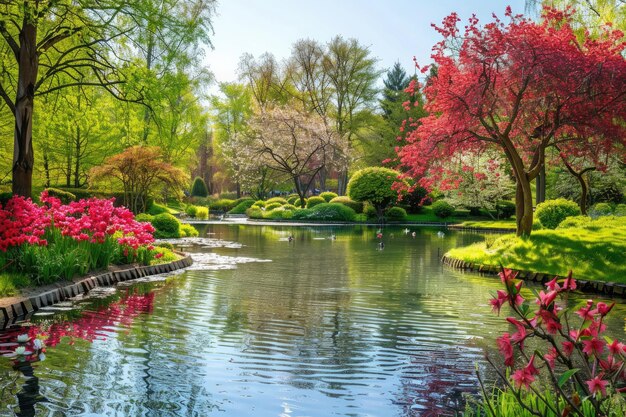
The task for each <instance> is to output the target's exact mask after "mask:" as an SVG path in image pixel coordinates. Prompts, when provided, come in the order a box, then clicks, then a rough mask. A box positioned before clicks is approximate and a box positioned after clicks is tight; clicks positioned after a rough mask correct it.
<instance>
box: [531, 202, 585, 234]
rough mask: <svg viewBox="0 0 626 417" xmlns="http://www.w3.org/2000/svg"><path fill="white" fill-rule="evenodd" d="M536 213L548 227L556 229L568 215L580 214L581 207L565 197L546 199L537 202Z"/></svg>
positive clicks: (543, 224) (542, 223) (544, 225)
mask: <svg viewBox="0 0 626 417" xmlns="http://www.w3.org/2000/svg"><path fill="white" fill-rule="evenodd" d="M535 215H536V216H537V218H538V219H539V221H540V222H541V225H542V226H543V227H545V228H546V229H556V227H557V226H558V225H559V223H561V222H562V221H563V220H565V218H566V217H571V216H580V207H578V204H576V203H574V202H573V201H569V200H566V199H564V198H557V199H556V200H546V201H544V202H543V203H539V204H537V208H536V209H535Z"/></svg>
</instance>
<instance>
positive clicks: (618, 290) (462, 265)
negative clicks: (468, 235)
mask: <svg viewBox="0 0 626 417" xmlns="http://www.w3.org/2000/svg"><path fill="white" fill-rule="evenodd" d="M441 262H442V263H443V264H444V265H446V266H449V267H451V268H455V269H462V270H464V271H472V272H478V273H479V274H481V275H498V273H500V267H497V266H494V265H481V264H475V263H471V262H465V261H463V260H461V259H455V258H451V257H448V256H445V255H444V256H443V257H442V258H441ZM512 271H514V272H517V273H518V275H517V278H518V279H522V280H524V281H530V282H536V283H538V284H545V283H546V282H548V281H551V280H552V279H553V278H554V277H555V275H553V274H543V273H539V272H529V271H519V270H516V269H513V270H512ZM556 277H557V278H558V279H565V277H561V276H558V275H556ZM576 284H577V289H578V290H580V291H582V292H585V293H591V294H600V295H607V296H612V297H621V298H626V284H616V283H613V282H605V281H589V280H584V279H577V280H576Z"/></svg>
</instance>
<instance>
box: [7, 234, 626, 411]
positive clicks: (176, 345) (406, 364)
mask: <svg viewBox="0 0 626 417" xmlns="http://www.w3.org/2000/svg"><path fill="white" fill-rule="evenodd" d="M197 227H198V229H199V230H200V233H201V239H195V240H188V241H178V242H177V243H178V244H180V245H181V246H182V247H183V249H184V250H185V251H187V252H189V253H192V256H193V258H194V260H195V263H194V266H193V267H192V268H191V269H189V270H187V271H185V272H184V273H180V274H176V275H171V276H168V277H160V278H158V280H156V281H150V282H141V283H133V284H131V285H126V286H123V287H120V288H118V289H117V290H110V291H107V290H100V292H99V293H97V294H95V296H94V297H92V298H89V299H84V300H77V301H74V302H72V303H66V304H63V305H60V306H55V307H54V308H49V309H45V310H43V311H40V312H38V313H37V314H36V315H35V316H33V317H32V318H31V319H30V320H29V321H27V322H24V323H21V324H20V326H19V328H13V329H10V330H9V331H5V332H3V333H2V332H0V351H1V350H3V349H4V350H10V349H11V348H12V346H14V345H12V344H11V343H13V342H15V338H16V336H17V334H21V333H26V332H28V333H29V334H30V335H31V337H36V336H38V337H41V338H43V339H45V340H46V345H47V348H46V352H45V356H46V357H45V360H43V361H35V362H33V363H29V362H26V363H17V364H16V362H14V361H13V360H11V359H9V358H3V357H0V404H1V407H0V416H5V415H6V416H13V415H17V416H90V417H93V416H107V417H108V416H133V417H134V416H155V417H160V416H280V417H283V416H285V417H287V416H381V417H382V416H437V415H454V410H456V409H459V408H462V404H463V402H464V395H466V394H468V393H469V394H472V393H476V387H477V383H476V377H475V370H476V368H478V369H479V370H480V372H482V373H483V374H485V375H487V377H488V378H489V373H490V370H489V368H488V367H487V366H486V365H485V361H484V359H483V357H484V354H485V352H493V345H494V342H493V341H494V339H495V337H496V336H498V335H499V334H500V333H501V332H502V331H508V330H509V329H508V326H507V325H506V324H505V323H504V321H503V319H502V318H498V317H497V316H495V315H493V314H492V313H491V309H490V307H489V305H488V300H489V298H490V293H491V292H495V290H496V289H499V288H500V287H499V281H498V280H496V279H493V278H488V277H480V276H478V275H476V274H469V273H463V272H459V271H453V270H451V269H448V268H443V267H442V266H441V265H440V263H439V259H440V257H441V255H442V254H443V253H444V252H445V251H446V250H448V249H449V248H451V247H454V246H459V245H466V244H469V243H472V242H474V241H477V240H480V239H482V236H480V235H476V234H469V233H459V232H456V233H455V232H446V234H445V236H444V237H441V236H438V234H437V231H438V230H437V229H423V228H421V229H420V228H413V229H412V230H410V231H409V233H405V230H404V229H403V228H386V229H385V230H384V231H383V240H384V243H385V246H384V249H382V250H381V249H380V247H379V245H378V239H377V238H376V228H373V227H346V228H337V227H335V228H332V227H317V228H314V227H286V226H245V225H202V226H197ZM412 231H415V232H416V235H415V236H414V237H413V236H412V235H411V232H412ZM288 236H292V237H293V240H291V241H290V240H288ZM616 310H617V311H614V313H613V316H614V317H616V319H615V322H613V323H610V324H609V325H610V326H612V327H617V328H618V335H619V337H622V336H623V326H624V323H623V319H622V318H623V317H624V312H625V308H624V305H623V304H622V305H620V306H618V308H617V309H616ZM620 321H621V322H620Z"/></svg>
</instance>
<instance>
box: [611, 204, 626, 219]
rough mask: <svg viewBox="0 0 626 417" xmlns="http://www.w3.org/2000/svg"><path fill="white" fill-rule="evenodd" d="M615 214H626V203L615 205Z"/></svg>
mask: <svg viewBox="0 0 626 417" xmlns="http://www.w3.org/2000/svg"><path fill="white" fill-rule="evenodd" d="M613 215H614V216H617V217H623V216H626V204H618V205H617V206H615V211H614V212H613Z"/></svg>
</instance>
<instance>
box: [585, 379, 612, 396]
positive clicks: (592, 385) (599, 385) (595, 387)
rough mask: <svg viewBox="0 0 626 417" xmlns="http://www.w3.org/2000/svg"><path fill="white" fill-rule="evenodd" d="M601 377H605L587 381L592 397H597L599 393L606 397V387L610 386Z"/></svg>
mask: <svg viewBox="0 0 626 417" xmlns="http://www.w3.org/2000/svg"><path fill="white" fill-rule="evenodd" d="M601 376H603V375H598V376H596V377H595V378H593V379H590V380H589V381H587V386H588V387H589V391H590V392H591V394H592V395H596V394H598V393H601V394H602V395H603V396H605V395H606V386H607V385H608V383H609V381H605V380H603V379H601V378H600V377H601Z"/></svg>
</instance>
